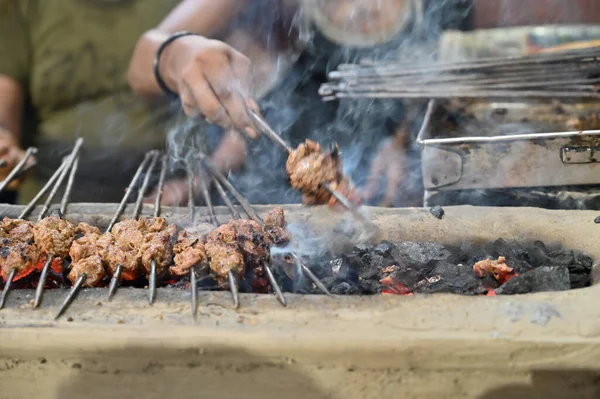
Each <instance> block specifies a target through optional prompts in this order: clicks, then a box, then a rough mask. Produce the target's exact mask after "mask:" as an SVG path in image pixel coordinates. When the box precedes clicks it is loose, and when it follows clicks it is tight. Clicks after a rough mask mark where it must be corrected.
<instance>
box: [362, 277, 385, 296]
mask: <svg viewBox="0 0 600 399" xmlns="http://www.w3.org/2000/svg"><path fill="white" fill-rule="evenodd" d="M358 284H359V286H360V289H361V290H362V292H363V294H365V295H375V294H379V293H380V292H381V288H382V287H381V284H380V283H379V281H374V280H359V282H358Z"/></svg>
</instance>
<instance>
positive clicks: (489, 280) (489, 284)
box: [480, 274, 500, 291]
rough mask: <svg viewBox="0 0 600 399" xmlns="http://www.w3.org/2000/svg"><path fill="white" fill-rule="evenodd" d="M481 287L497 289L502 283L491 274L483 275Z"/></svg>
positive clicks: (487, 289)
mask: <svg viewBox="0 0 600 399" xmlns="http://www.w3.org/2000/svg"><path fill="white" fill-rule="evenodd" d="M480 284H481V287H483V288H484V289H485V290H486V291H489V290H495V289H496V288H498V287H499V286H500V283H499V282H498V280H496V279H495V278H494V276H492V275H491V274H488V275H487V276H483V277H482V278H481V282H480Z"/></svg>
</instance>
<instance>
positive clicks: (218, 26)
mask: <svg viewBox="0 0 600 399" xmlns="http://www.w3.org/2000/svg"><path fill="white" fill-rule="evenodd" d="M248 1H249V0H219V1H214V0H184V1H182V2H181V3H180V4H179V5H178V6H177V7H176V8H175V9H174V10H173V11H172V12H171V13H170V14H169V15H168V16H167V17H166V18H165V19H164V20H163V21H162V22H161V23H160V25H158V26H157V27H156V28H154V29H152V30H150V31H148V32H146V33H144V34H143V35H142V37H141V38H140V39H139V40H138V42H137V44H136V47H135V50H134V53H133V56H132V59H131V62H130V64H129V71H128V80H129V85H130V87H131V88H132V90H133V91H134V92H136V93H137V94H139V95H143V96H150V97H155V96H158V95H161V91H160V88H159V87H158V84H157V83H156V79H155V78H154V73H153V70H152V65H153V61H154V56H155V54H156V50H157V49H158V47H159V46H160V45H161V43H163V42H164V41H165V40H166V39H167V38H168V37H169V36H170V35H172V34H173V33H175V32H178V31H191V32H194V33H198V34H200V35H203V36H206V37H211V38H212V37H216V36H218V34H219V33H220V32H222V31H223V30H225V29H226V28H227V26H228V24H229V21H230V20H231V19H232V18H233V17H234V16H235V15H236V14H237V13H238V12H239V11H240V10H242V9H243V8H244V7H245V6H246V5H247V4H248ZM180 64H181V63H168V64H167V65H165V68H167V69H168V68H170V67H172V66H176V65H180ZM161 71H162V69H161Z"/></svg>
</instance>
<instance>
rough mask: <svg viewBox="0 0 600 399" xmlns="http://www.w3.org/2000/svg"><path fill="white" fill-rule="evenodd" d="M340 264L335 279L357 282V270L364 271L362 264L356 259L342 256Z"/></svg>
mask: <svg viewBox="0 0 600 399" xmlns="http://www.w3.org/2000/svg"><path fill="white" fill-rule="evenodd" d="M341 260H342V264H341V266H340V268H339V271H338V274H337V277H338V278H339V279H341V280H344V281H351V282H357V281H358V270H359V269H361V270H362V269H364V264H363V262H362V261H361V260H360V258H357V257H350V256H342V258H341Z"/></svg>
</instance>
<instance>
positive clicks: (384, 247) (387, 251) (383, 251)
mask: <svg viewBox="0 0 600 399" xmlns="http://www.w3.org/2000/svg"><path fill="white" fill-rule="evenodd" d="M393 247H394V244H392V243H390V242H387V241H384V242H382V243H381V244H379V245H378V246H376V247H375V248H374V249H373V252H374V253H375V254H377V255H379V256H383V257H384V258H387V257H389V256H390V255H391V253H392V248H393Z"/></svg>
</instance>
